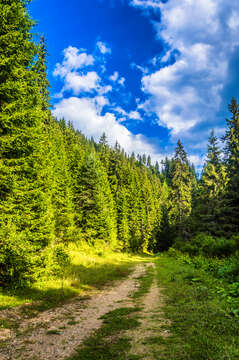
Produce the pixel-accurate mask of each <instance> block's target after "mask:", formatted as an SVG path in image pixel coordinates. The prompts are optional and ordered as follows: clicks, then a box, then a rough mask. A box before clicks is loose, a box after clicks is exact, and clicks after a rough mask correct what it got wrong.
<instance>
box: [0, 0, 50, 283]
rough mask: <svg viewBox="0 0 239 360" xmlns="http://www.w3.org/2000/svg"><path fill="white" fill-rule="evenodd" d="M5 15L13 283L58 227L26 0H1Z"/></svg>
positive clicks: (7, 271)
mask: <svg viewBox="0 0 239 360" xmlns="http://www.w3.org/2000/svg"><path fill="white" fill-rule="evenodd" d="M0 18H1V27H0V174H1V175H0V189H1V191H0V194H1V195H0V196H1V202H0V221H1V238H0V242H1V246H0V249H1V250H0V256H1V260H2V261H1V262H3V266H2V267H1V272H0V281H1V282H6V281H7V282H9V283H10V282H11V281H15V280H16V279H17V278H18V277H20V278H24V273H25V272H27V271H28V266H26V267H25V270H24V269H21V271H19V268H21V261H22V262H23V263H24V264H25V263H28V262H31V261H32V259H34V256H32V255H31V254H30V252H31V251H32V252H33V253H35V252H34V251H35V250H40V249H42V248H43V247H45V246H46V245H47V244H48V243H49V241H50V240H51V239H52V237H53V226H52V214H51V206H50V195H49V189H48V187H47V177H48V171H47V165H46V164H45V155H44V148H43V144H44V139H43V128H42V119H43V118H44V112H43V110H42V106H41V101H40V89H39V86H37V80H38V76H37V73H36V72H35V71H34V57H35V56H36V54H37V47H36V45H35V44H34V43H33V41H32V35H31V33H30V31H31V28H32V26H33V22H32V20H31V19H30V18H29V16H28V14H27V11H26V2H25V1H21V0H13V1H7V0H1V1H0ZM4 229H5V230H4ZM4 233H8V237H6V236H4ZM20 249H22V253H23V256H21V250H20ZM24 249H27V251H24ZM14 256H15V257H16V258H17V259H18V260H17V261H16V262H14V263H11V261H10V259H11V257H14ZM21 259H22V260H21Z"/></svg>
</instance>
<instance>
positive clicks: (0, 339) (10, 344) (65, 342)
mask: <svg viewBox="0 0 239 360" xmlns="http://www.w3.org/2000/svg"><path fill="white" fill-rule="evenodd" d="M147 266H152V264H151V263H148V264H139V265H137V266H136V267H135V270H134V272H133V273H132V274H131V275H130V276H129V277H128V278H127V279H125V280H123V281H117V282H115V283H114V285H113V286H111V287H106V288H105V289H103V290H101V291H99V292H98V293H95V294H94V295H93V296H91V297H90V298H89V296H88V297H78V298H75V299H74V300H73V301H72V302H71V303H68V304H65V305H63V306H61V307H58V308H55V309H53V310H48V311H44V312H42V313H40V314H39V315H37V316H35V317H34V318H31V319H29V318H26V317H24V316H23V315H22V312H20V311H19V309H17V308H15V309H10V310H4V311H1V312H0V318H1V319H3V318H5V319H6V320H10V321H12V322H13V323H14V321H15V322H17V323H18V324H20V326H19V327H18V328H17V329H14V328H13V329H12V330H9V329H0V360H16V359H21V360H30V359H31V360H55V359H57V360H63V359H66V358H68V357H70V356H71V355H73V354H74V351H75V349H76V348H77V347H78V346H79V345H80V344H81V343H82V342H83V341H84V340H85V339H86V338H87V337H89V336H90V335H91V334H92V333H93V331H95V330H97V329H99V328H100V327H101V325H102V320H101V319H99V318H100V317H101V316H102V315H104V314H106V313H107V312H109V311H112V310H114V309H117V308H120V307H122V306H134V302H133V301H132V299H131V295H132V294H133V293H134V292H135V291H136V289H137V287H138V286H139V280H137V279H138V278H140V277H142V275H143V274H144V273H145V270H146V268H147ZM159 298H160V293H159V290H158V287H157V284H156V283H154V285H153V286H152V288H151V290H150V292H149V293H148V294H147V295H146V296H145V298H144V300H143V305H144V310H143V320H142V324H141V327H140V328H139V329H138V330H136V331H135V332H134V333H133V334H131V336H133V338H134V340H133V342H132V346H133V353H142V351H143V348H142V351H141V348H140V346H141V345H140V346H139V344H140V342H141V339H142V338H143V336H144V337H145V334H147V336H149V334H150V333H151V332H148V333H147V331H148V330H146V328H148V319H149V318H150V317H151V315H152V311H153V309H154V305H155V304H156V303H158V300H159Z"/></svg>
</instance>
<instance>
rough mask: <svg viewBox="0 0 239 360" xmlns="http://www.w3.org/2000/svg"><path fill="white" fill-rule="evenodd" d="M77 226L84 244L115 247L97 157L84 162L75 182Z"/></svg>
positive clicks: (107, 195)
mask: <svg viewBox="0 0 239 360" xmlns="http://www.w3.org/2000/svg"><path fill="white" fill-rule="evenodd" d="M78 202H79V206H80V216H79V226H80V227H81V230H82V235H83V237H84V239H85V240H86V241H88V242H89V243H92V244H95V246H97V244H98V245H100V244H101V243H102V244H103V243H105V244H108V245H110V246H111V247H115V246H116V213H115V208H114V202H113V197H112V194H111V191H110V186H109V182H108V178H107V175H106V173H105V171H104V169H103V168H102V166H101V164H100V162H99V160H98V159H97V156H96V155H95V154H94V153H91V154H89V155H88V157H87V158H86V162H85V164H84V165H83V166H82V169H81V176H80V178H79V194H78Z"/></svg>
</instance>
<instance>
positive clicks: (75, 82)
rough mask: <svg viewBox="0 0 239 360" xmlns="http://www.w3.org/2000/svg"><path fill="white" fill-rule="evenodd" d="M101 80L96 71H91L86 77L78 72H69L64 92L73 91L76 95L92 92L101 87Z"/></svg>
mask: <svg viewBox="0 0 239 360" xmlns="http://www.w3.org/2000/svg"><path fill="white" fill-rule="evenodd" d="M99 81H100V78H99V76H98V74H97V73H96V72H95V71H90V72H88V73H87V74H86V75H81V74H79V73H77V72H75V71H74V72H69V73H68V74H67V75H66V77H65V85H64V88H63V91H66V90H68V91H69V90H72V92H73V94H74V95H79V94H80V93H81V92H92V91H93V90H97V88H98V87H99Z"/></svg>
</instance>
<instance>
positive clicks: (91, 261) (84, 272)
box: [0, 244, 147, 316]
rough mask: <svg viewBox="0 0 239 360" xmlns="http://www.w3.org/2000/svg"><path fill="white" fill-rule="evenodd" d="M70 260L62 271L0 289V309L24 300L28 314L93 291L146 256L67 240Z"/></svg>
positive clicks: (123, 274) (128, 271) (122, 276)
mask: <svg viewBox="0 0 239 360" xmlns="http://www.w3.org/2000/svg"><path fill="white" fill-rule="evenodd" d="M68 254H69V257H70V261H69V263H68V264H67V266H65V267H63V269H62V271H61V272H58V273H54V272H49V273H46V275H44V276H42V277H41V278H39V280H38V281H37V282H35V283H33V284H30V285H28V286H25V287H24V288H21V289H4V290H0V310H2V309H5V308H9V307H14V306H18V305H22V304H24V306H23V307H22V308H21V310H22V311H23V312H25V313H26V314H28V315H29V316H34V315H35V314H36V312H38V311H43V310H46V309H49V308H52V307H56V306H58V305H60V304H62V303H63V302H65V301H68V300H70V299H72V298H73V297H76V296H79V295H80V296H81V295H82V297H83V298H84V296H85V294H86V293H88V292H89V291H94V290H98V289H100V288H102V287H103V286H105V285H107V284H110V283H111V282H112V281H114V280H117V279H122V278H124V277H126V276H128V275H129V274H130V272H131V271H132V269H133V267H134V266H135V264H136V263H138V262H142V261H147V257H144V256H136V255H131V254H127V253H119V252H113V251H110V250H108V249H104V248H102V249H97V250H96V249H94V248H93V247H90V246H87V245H86V244H81V245H76V244H70V245H69V249H68Z"/></svg>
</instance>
